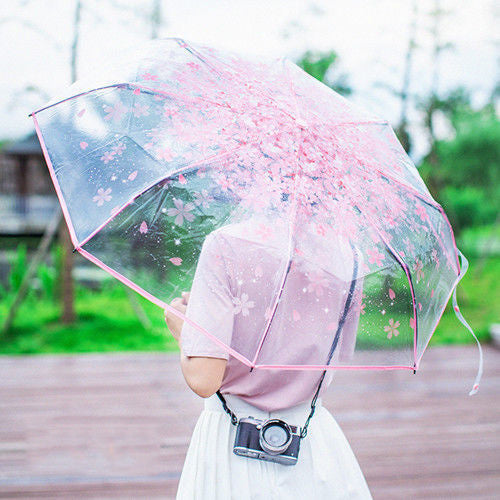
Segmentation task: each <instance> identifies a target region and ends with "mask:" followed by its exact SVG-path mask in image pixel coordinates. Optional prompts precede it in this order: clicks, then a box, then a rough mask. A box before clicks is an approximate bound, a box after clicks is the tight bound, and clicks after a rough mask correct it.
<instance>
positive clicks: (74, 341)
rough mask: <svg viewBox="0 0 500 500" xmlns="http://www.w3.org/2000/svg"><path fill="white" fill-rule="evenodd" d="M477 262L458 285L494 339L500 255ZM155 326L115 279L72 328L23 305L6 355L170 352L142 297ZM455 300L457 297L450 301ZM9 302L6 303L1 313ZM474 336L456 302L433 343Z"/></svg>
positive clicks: (155, 313)
mask: <svg viewBox="0 0 500 500" xmlns="http://www.w3.org/2000/svg"><path fill="white" fill-rule="evenodd" d="M476 262H477V261H476V260H475V259H474V260H471V267H470V269H469V272H468V274H467V275H466V276H465V277H464V278H463V280H462V282H461V284H460V286H459V289H458V301H459V305H460V308H461V310H462V313H463V314H464V316H465V317H466V319H467V320H468V321H469V323H470V324H471V326H472V328H473V329H474V330H475V332H476V333H477V335H478V337H479V338H480V339H483V340H487V339H488V338H489V334H488V328H489V325H490V324H491V323H494V322H500V314H499V310H498V307H497V304H499V303H500V287H499V286H498V282H499V277H500V257H498V256H496V257H490V258H489V259H488V261H487V262H486V263H485V265H484V267H483V270H482V272H481V273H477V272H476V269H475V268H476ZM138 299H139V302H140V303H141V304H142V306H143V307H144V309H145V312H146V314H147V316H148V317H149V318H150V320H151V323H152V327H151V328H149V329H145V328H144V327H143V326H142V325H141V323H140V322H139V320H138V319H137V317H136V316H135V314H134V311H133V308H132V306H131V304H130V301H129V298H128V296H127V294H126V292H125V288H124V287H123V286H122V285H120V284H118V283H115V282H114V281H111V282H108V284H107V285H106V286H105V287H104V289H103V290H101V291H91V290H87V289H82V288H79V289H78V292H77V299H76V309H77V313H78V321H77V322H76V323H75V324H74V325H71V326H64V325H61V324H60V323H59V322H58V315H59V311H58V306H57V304H55V303H54V302H52V301H49V300H47V299H41V298H37V297H36V296H34V295H32V296H31V297H29V298H28V299H27V300H26V301H25V303H24V304H23V305H22V307H21V309H20V311H19V313H18V316H17V319H16V321H15V323H14V327H13V328H12V330H11V331H10V332H9V334H8V335H7V337H5V338H3V339H0V353H3V354H25V353H49V352H52V353H66V352H94V351H151V350H154V351H170V350H175V349H177V345H176V343H175V341H174V340H173V339H172V338H171V336H170V335H169V334H168V330H167V329H166V327H165V324H164V320H163V313H162V311H161V309H159V308H158V307H157V306H155V305H153V304H151V303H150V302H148V301H146V300H145V299H143V298H142V297H138ZM450 303H451V301H450ZM7 304H8V300H6V299H3V300H2V301H1V302H0V317H4V315H5V313H6V311H7ZM471 341H472V337H471V336H470V335H469V333H468V332H467V330H466V329H465V328H464V327H463V326H462V325H461V323H460V322H459V321H458V320H457V319H456V318H455V315H454V313H453V311H452V310H451V307H450V305H448V307H447V309H446V312H445V314H444V315H443V317H442V319H441V323H440V324H439V326H438V328H437V330H436V332H435V334H434V337H433V338H432V340H431V345H432V344H434V345H435V344H451V343H470V342H471Z"/></svg>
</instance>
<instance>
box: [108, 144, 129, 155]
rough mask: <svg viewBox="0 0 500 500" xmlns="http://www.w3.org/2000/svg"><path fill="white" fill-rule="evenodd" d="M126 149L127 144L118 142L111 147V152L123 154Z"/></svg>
mask: <svg viewBox="0 0 500 500" xmlns="http://www.w3.org/2000/svg"><path fill="white" fill-rule="evenodd" d="M125 149H126V146H125V144H124V143H123V142H118V143H117V144H115V145H114V146H113V147H112V148H111V153H112V154H114V155H121V154H122V153H123V152H124V151H125Z"/></svg>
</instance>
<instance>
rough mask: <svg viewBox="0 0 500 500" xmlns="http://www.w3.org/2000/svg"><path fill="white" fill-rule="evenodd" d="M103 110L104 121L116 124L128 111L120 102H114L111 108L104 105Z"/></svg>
mask: <svg viewBox="0 0 500 500" xmlns="http://www.w3.org/2000/svg"><path fill="white" fill-rule="evenodd" d="M103 109H104V112H105V113H106V116H105V117H104V119H105V120H108V121H109V120H111V121H116V122H118V121H120V120H121V119H122V118H123V115H124V114H125V113H126V112H127V111H128V110H127V108H126V107H125V106H124V105H123V104H122V103H121V102H120V101H118V102H116V103H115V104H114V105H113V106H108V105H104V106H103Z"/></svg>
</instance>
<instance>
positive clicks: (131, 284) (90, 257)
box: [77, 248, 251, 366]
mask: <svg viewBox="0 0 500 500" xmlns="http://www.w3.org/2000/svg"><path fill="white" fill-rule="evenodd" d="M77 250H78V252H79V253H80V254H81V255H82V256H83V257H85V258H86V259H88V260H90V262H93V263H94V264H95V265H96V266H99V267H100V268H101V269H103V270H104V271H106V272H107V273H109V274H111V276H113V277H114V278H116V279H117V280H119V281H121V282H122V283H123V284H124V285H127V286H128V287H130V288H132V290H134V291H136V292H137V293H139V294H140V295H142V296H143V297H144V298H146V299H148V300H149V301H151V302H152V303H153V304H156V305H157V306H159V307H161V308H162V309H168V310H169V311H171V312H172V313H174V314H175V315H176V316H178V317H179V318H181V319H182V320H184V321H186V322H187V323H189V324H190V325H191V326H193V327H194V328H196V329H197V330H199V331H200V332H201V333H203V334H204V335H206V336H207V337H208V338H209V339H210V340H212V341H214V342H215V343H216V344H218V345H219V347H222V348H223V349H224V350H225V351H227V352H228V354H231V355H232V356H233V357H234V358H236V359H237V360H238V361H241V362H242V363H243V364H245V365H247V366H251V363H250V361H249V360H248V359H247V358H245V357H244V356H243V355H241V354H239V353H238V352H236V351H235V350H234V349H232V348H231V347H229V346H227V345H226V344H224V342H222V341H221V340H219V339H218V338H217V337H216V336H215V335H213V334H211V333H210V332H209V331H208V330H205V328H203V327H202V326H200V325H198V323H196V322H195V321H193V320H192V319H190V318H188V317H187V316H186V315H184V314H182V313H181V312H180V311H178V310H177V309H175V308H174V307H172V306H171V305H169V304H167V303H166V302H163V301H162V300H160V299H158V298H156V297H155V296H154V295H152V294H150V293H149V292H147V291H146V290H144V289H143V288H141V287H140V286H138V285H136V284H135V283H134V282H132V281H130V280H129V279H128V278H126V277H125V276H123V274H120V273H119V272H117V271H115V270H114V269H111V268H110V267H109V266H107V265H106V264H104V262H102V261H101V260H99V259H98V258H97V257H95V256H94V255H92V254H91V253H89V252H87V251H86V250H84V249H83V248H78V249H77Z"/></svg>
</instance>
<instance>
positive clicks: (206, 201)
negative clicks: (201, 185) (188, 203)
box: [194, 189, 214, 208]
mask: <svg viewBox="0 0 500 500" xmlns="http://www.w3.org/2000/svg"><path fill="white" fill-rule="evenodd" d="M213 200H214V199H213V197H212V196H210V195H209V194H208V191H207V190H206V189H202V190H201V192H198V193H194V204H195V205H196V206H201V207H202V208H208V207H209V206H210V203H211V202H212V201H213Z"/></svg>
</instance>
